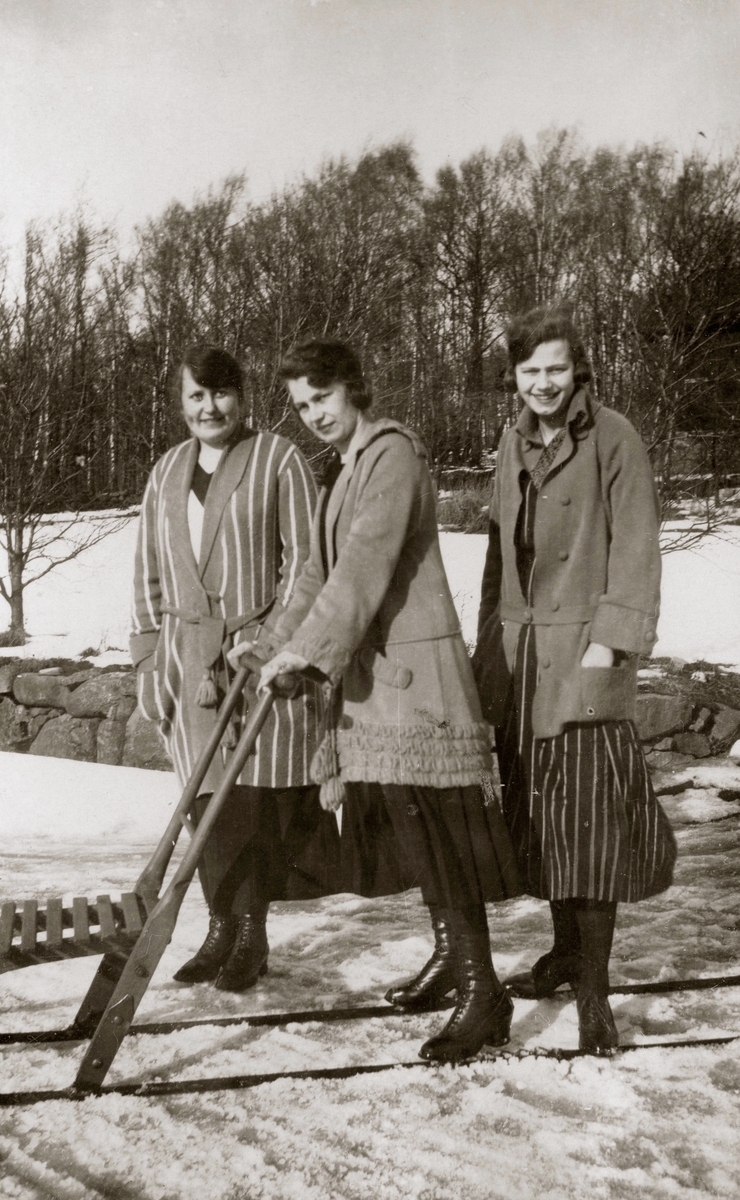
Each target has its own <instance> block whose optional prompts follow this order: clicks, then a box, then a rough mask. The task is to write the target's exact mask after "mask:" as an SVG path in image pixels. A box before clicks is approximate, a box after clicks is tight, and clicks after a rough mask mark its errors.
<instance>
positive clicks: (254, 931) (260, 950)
mask: <svg viewBox="0 0 740 1200" xmlns="http://www.w3.org/2000/svg"><path fill="white" fill-rule="evenodd" d="M269 951H270V947H269V946H268V944H267V931H266V929H265V919H264V917H254V916H251V915H250V914H249V913H247V914H246V915H245V916H243V917H242V918H241V919H240V921H239V928H238V930H237V934H236V941H235V942H234V948H233V950H232V951H231V955H230V957H229V960H228V962H227V963H226V964H225V965H224V966H223V967H222V968H221V970H220V971H219V973H218V975H217V977H216V983H215V986H216V987H217V988H218V990H219V991H220V992H246V990H247V988H251V987H254V985H255V983H256V982H257V980H258V979H259V977H260V975H266V974H267V955H268V954H269Z"/></svg>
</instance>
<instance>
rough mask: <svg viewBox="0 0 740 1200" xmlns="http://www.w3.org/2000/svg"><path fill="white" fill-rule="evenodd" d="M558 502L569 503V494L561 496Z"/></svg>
mask: <svg viewBox="0 0 740 1200" xmlns="http://www.w3.org/2000/svg"><path fill="white" fill-rule="evenodd" d="M560 503H561V504H570V496H563V498H562V500H561V501H560Z"/></svg>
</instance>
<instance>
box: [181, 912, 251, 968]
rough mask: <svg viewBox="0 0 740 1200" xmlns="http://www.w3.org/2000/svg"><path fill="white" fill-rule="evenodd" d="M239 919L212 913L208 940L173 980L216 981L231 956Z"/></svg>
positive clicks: (207, 935)
mask: <svg viewBox="0 0 740 1200" xmlns="http://www.w3.org/2000/svg"><path fill="white" fill-rule="evenodd" d="M238 923H239V918H238V917H235V916H231V915H229V916H225V917H224V916H219V915H218V914H217V913H211V919H210V921H209V924H208V933H207V934H206V940H205V941H204V943H203V945H202V946H201V948H200V950H199V951H198V952H197V954H195V955H193V957H192V958H190V959H188V961H187V962H186V963H184V964H183V965H182V966H181V967H180V970H179V971H176V972H175V974H174V976H173V978H174V979H176V980H177V982H178V983H206V982H207V981H208V980H210V979H215V978H216V976H217V975H218V972H219V970H220V969H221V967H222V966H223V964H224V963H225V962H226V960H227V958H228V957H229V955H230V954H231V951H232V948H233V945H234V941H235V939H236V931H237V927H238Z"/></svg>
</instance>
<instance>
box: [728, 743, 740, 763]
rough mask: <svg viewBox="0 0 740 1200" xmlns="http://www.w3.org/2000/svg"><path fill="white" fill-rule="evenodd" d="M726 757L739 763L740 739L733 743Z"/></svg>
mask: <svg viewBox="0 0 740 1200" xmlns="http://www.w3.org/2000/svg"><path fill="white" fill-rule="evenodd" d="M727 757H728V758H730V759H732V761H733V762H734V763H740V741H738V742H734V743H733V745H732V746H731V747H730V749H729V752H728V755H727Z"/></svg>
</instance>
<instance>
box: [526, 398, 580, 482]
mask: <svg viewBox="0 0 740 1200" xmlns="http://www.w3.org/2000/svg"><path fill="white" fill-rule="evenodd" d="M600 407H601V406H600V405H599V404H598V403H597V401H595V400H594V399H593V398H592V396H591V394H590V392H589V390H588V388H586V387H581V388H579V389H578V390H577V391H576V392H574V393H573V397H572V399H571V402H570V404H569V405H568V415H567V417H566V421H565V437H564V438H563V441H562V443H561V445H560V447H559V448H558V452H557V454H556V455H555V458H554V459H553V461H552V463H551V465H550V470H549V471H548V478H549V476H550V475H551V474H552V472H553V471H557V470H558V469H559V468H560V467H561V466H562V465H563V463H565V462H567V461H568V459H569V458H571V457H572V456H573V454H574V453H575V449H576V443H577V442H578V441H580V440H581V439H582V438H584V437H586V435H587V433H588V431H589V429H591V428H592V426H593V424H594V421H595V418H596V413H597V411H598V409H599V408H600ZM514 428H515V430H516V432H517V434H518V435H519V437H518V449H519V458H520V460H521V462H522V465H523V466H524V467H525V469H526V470H528V471H531V470H532V468H533V466H534V464H535V463H536V461H537V459H538V458H539V456H540V453H541V451H542V438H541V436H540V431H539V425H538V422H537V418H536V416H535V415H534V413H533V412H532V410H531V409H530V408H528V407H527V405H526V404H525V405H524V408H523V409H522V411H521V412H520V414H519V417H518V419H517V422H516V425H515V426H514Z"/></svg>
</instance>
